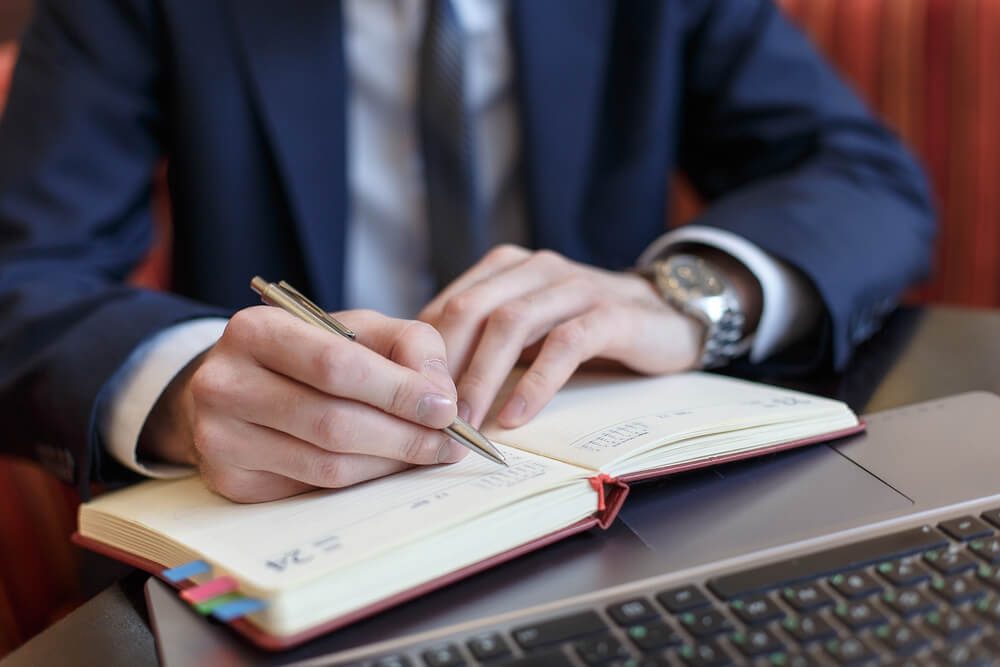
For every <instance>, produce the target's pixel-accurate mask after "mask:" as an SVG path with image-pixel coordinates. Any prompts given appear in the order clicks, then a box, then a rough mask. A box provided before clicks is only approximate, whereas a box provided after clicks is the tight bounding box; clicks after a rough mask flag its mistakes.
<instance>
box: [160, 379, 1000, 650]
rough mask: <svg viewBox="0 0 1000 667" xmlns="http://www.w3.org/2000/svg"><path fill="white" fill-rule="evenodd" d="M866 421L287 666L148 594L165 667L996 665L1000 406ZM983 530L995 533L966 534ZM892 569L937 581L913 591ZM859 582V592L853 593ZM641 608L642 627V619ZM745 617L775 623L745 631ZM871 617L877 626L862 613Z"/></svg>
mask: <svg viewBox="0 0 1000 667" xmlns="http://www.w3.org/2000/svg"><path fill="white" fill-rule="evenodd" d="M866 420H867V422H868V431H867V433H866V434H863V435H860V436H856V437H853V438H850V439H847V440H845V441H840V442H837V443H832V444H830V445H820V446H816V447H811V448H807V449H804V450H799V451H792V452H787V453H784V454H780V455H775V456H772V457H767V458H764V459H759V460H753V461H749V462H744V463H738V464H733V465H728V466H723V467H719V468H715V469H711V470H706V471H699V472H695V473H689V474H684V475H679V476H676V477H673V478H669V479H666V480H660V481H656V482H652V483H649V484H645V485H638V486H636V487H635V488H634V489H633V491H632V495H631V496H630V498H629V503H628V504H627V505H626V507H625V509H624V510H623V512H622V514H621V515H620V519H619V521H618V522H617V523H616V524H615V525H614V526H613V527H612V528H611V529H609V530H608V531H604V532H600V531H592V532H590V533H587V534H585V535H581V536H578V537H576V538H573V539H570V540H567V541H565V542H562V543H559V544H556V545H553V546H551V547H548V548H546V549H543V550H541V551H539V552H536V553H533V554H529V555H528V556H525V557H523V558H520V559H517V560H516V561H514V562H511V563H508V564H506V565H504V566H501V567H499V568H496V569H494V570H491V571H489V572H485V573H482V574H479V575H476V576H474V577H472V578H470V579H467V580H464V581H462V582H459V583H458V584H455V585H453V586H450V587H448V588H446V589H444V590H441V591H437V592H435V593H432V594H430V595H427V596H425V597H423V598H421V599H419V600H415V601H412V602H410V603H407V604H405V605H402V606H400V607H399V608H396V609H393V610H391V611H389V612H386V613H383V614H380V615H378V616H376V617H374V618H371V619H368V620H366V621H362V622H360V623H357V624H355V625H353V626H351V627H350V628H346V629H344V630H342V631H339V632H336V633H332V634H330V635H328V636H326V637H323V638H320V639H318V640H315V641H313V642H310V643H309V644H306V645H304V646H302V647H299V648H297V649H294V650H292V651H289V652H285V653H279V654H268V653H265V652H261V651H259V650H257V649H254V648H253V647H251V646H249V645H248V644H246V643H244V642H243V641H242V640H240V639H239V638H238V637H237V636H236V635H234V634H232V633H231V632H230V631H229V630H227V629H226V628H225V627H223V626H220V625H216V624H213V623H210V622H207V621H205V620H204V619H202V618H201V617H199V616H198V615H197V614H196V613H194V612H193V611H192V610H191V609H189V608H188V607H187V606H186V605H184V604H183V603H182V602H181V601H180V600H178V598H177V596H176V593H175V592H174V591H172V590H170V589H168V588H167V587H165V586H163V585H162V584H160V583H159V582H156V581H155V580H150V582H149V583H148V584H147V599H148V601H149V611H150V616H151V619H152V623H153V626H154V632H155V634H156V636H157V646H158V652H159V657H160V659H161V662H162V663H163V664H165V665H168V666H173V665H188V664H205V663H206V662H211V663H212V664H240V665H272V664H274V665H278V664H280V665H288V664H332V665H340V664H344V665H355V664H358V665H372V666H373V667H375V666H378V665H385V666H392V665H406V664H410V665H435V666H440V665H454V664H466V665H473V664H490V665H493V664H512V665H524V666H530V665H534V664H538V665H560V664H566V665H577V666H579V665H587V664H621V665H630V666H631V665H645V664H649V665H651V666H655V665H660V664H663V665H697V664H802V665H806V664H851V663H852V662H853V663H856V664H867V663H871V664H878V662H879V661H883V662H885V661H888V660H890V658H898V657H902V658H903V659H905V654H906V653H911V654H913V655H914V656H915V657H914V658H912V659H914V660H925V661H931V662H926V663H923V664H947V663H946V662H944V661H945V659H946V658H947V653H946V652H947V651H949V650H954V651H958V650H960V649H961V650H964V647H966V645H967V646H968V651H969V652H970V655H973V654H974V655H973V657H975V656H979V658H977V659H979V660H980V662H978V663H977V662H968V663H966V664H991V662H990V659H989V658H986V657H984V656H987V655H992V652H993V651H994V642H995V640H997V635H998V630H1000V620H995V619H994V618H993V617H991V616H990V613H991V611H992V609H993V608H992V607H991V606H990V605H991V604H993V602H994V601H995V600H996V599H997V598H998V597H1000V586H995V584H996V582H995V581H993V580H991V579H989V578H988V577H986V576H985V575H984V573H985V572H986V568H989V567H990V566H991V561H990V558H991V556H990V553H989V552H988V549H989V546H990V544H991V540H992V539H994V536H996V535H997V534H998V533H1000V524H994V523H990V521H989V517H991V516H992V515H991V514H990V512H992V511H993V510H1000V474H998V471H1000V442H998V438H997V435H996V434H997V433H1000V397H997V396H995V395H993V394H988V393H982V392H981V393H969V394H962V395H958V396H955V397H950V398H945V399H941V400H936V401H931V402H927V403H921V404H917V405H913V406H907V407H903V408H898V409H894V410H888V411H885V412H880V413H875V414H872V415H868V416H866ZM968 519H973V520H974V522H973V523H972V526H973V528H975V529H976V530H979V532H980V533H981V534H979V535H974V536H972V537H968V536H966V535H964V534H963V533H961V531H960V530H959V529H958V528H956V527H955V526H961V525H965V523H969V521H968ZM998 520H1000V518H998ZM963 522H964V523H963ZM981 526H985V527H986V529H987V531H986V532H984V531H983V529H982V528H981ZM949 528H950V529H953V530H954V531H957V532H956V535H958V537H956V536H955V535H953V534H951V533H949V532H947V529H949ZM998 539H1000V538H998ZM973 544H976V545H978V546H979V547H980V550H981V551H983V553H979V552H977V551H972V550H971V549H972V545H973ZM852 545H853V546H852ZM859 545H860V546H859ZM983 545H985V546H983ZM852 549H853V551H852ZM838 550H839V551H838ZM830 554H833V555H832V556H831V555H830ZM932 556H934V557H935V558H936V559H938V560H931V557H932ZM958 556H962V557H963V558H964V560H962V559H959V560H962V565H963V567H964V568H965V569H961V570H960V571H956V572H949V571H948V570H947V568H945V566H944V564H943V563H944V562H945V561H947V562H950V561H951V560H954V559H956V558H958ZM940 559H944V561H942V560H940ZM997 560H998V561H1000V556H998V558H997ZM969 562H971V563H972V567H971V568H970V567H968V563H969ZM886 564H888V565H886ZM911 565H912V566H913V567H910V566H911ZM879 566H886V567H888V566H892V567H897V568H899V567H902V568H903V569H905V570H916V571H918V573H922V575H923V578H921V579H920V580H919V581H917V582H916V583H911V584H909V585H907V586H897V585H896V584H895V583H894V582H893V581H892V580H890V579H887V578H886V577H887V576H889V575H890V574H892V573H891V572H889V573H880V572H879V571H878V567H879ZM942 568H944V569H942ZM762 573H763V574H762ZM783 573H787V575H788V576H785V574H783ZM852 575H853V576H854V577H855V578H860V579H859V580H860V581H861V585H860V588H858V589H857V590H852V589H851V587H850V584H852V583H857V582H856V581H855V579H850V576H852ZM997 581H1000V579H998V580H997ZM837 582H840V583H839V584H838V583H837ZM841 584H842V586H841ZM936 585H940V586H944V587H947V588H942V589H936V588H934V586H936ZM810 586H813V587H814V588H815V591H814V593H816V594H820V595H823V596H826V597H828V598H829V600H828V601H827V603H826V604H824V605H822V606H820V607H817V608H815V609H811V608H806V609H804V610H800V609H798V607H796V606H794V605H793V604H791V602H797V600H796V599H789V600H785V599H784V598H783V597H782V596H783V595H784V594H786V593H787V592H788V591H787V590H786V589H788V590H792V591H793V592H801V591H800V589H801V590H804V589H805V588H808V587H810ZM956 586H958V587H960V588H961V587H963V586H964V587H965V588H968V589H972V593H973V595H971V596H970V595H969V594H968V591H966V590H965V588H962V590H960V591H958V593H956V592H955V591H954V590H953V588H954V587H956ZM842 589H843V590H842ZM864 589H870V590H864ZM685 591H686V592H687V595H688V597H689V598H690V597H692V596H693V597H696V598H698V597H701V598H704V600H703V601H702V600H698V605H697V606H695V607H686V606H685V601H680V602H676V603H671V602H670V599H671V598H670V597H669V596H670V595H682V596H683V595H684V592H685ZM907 591H916V592H918V593H919V594H920V595H919V598H920V600H919V601H920V602H921V604H922V605H923V606H924V607H925V608H924V609H921V610H918V611H919V614H916V613H914V614H911V613H909V612H908V611H907V610H905V609H904V612H907V613H903V612H900V611H899V610H898V609H897V608H896V607H895V606H893V604H892V601H890V600H887V599H883V598H884V597H886V596H898V595H899V594H900V593H901V592H907ZM963 591H964V593H963ZM855 594H856V595H855ZM911 597H913V595H909V594H908V595H907V596H906V599H910V598H911ZM762 600H763V602H761V601H762ZM928 600H929V601H930V603H931V605H932V606H931V607H927V604H928V603H927V601H928ZM629 603H633V604H631V606H628V609H631V610H632V612H635V613H636V614H638V615H637V616H635V617H630V616H629V615H628V613H630V612H628V611H627V610H626V609H625V606H627V605H629ZM687 603H690V600H687ZM953 603H954V604H953ZM742 605H749V606H752V607H753V608H754V609H760V608H764V609H765V612H766V614H769V615H770V616H772V617H770V618H767V619H764V620H763V621H761V620H760V619H756V620H755V619H753V618H751V619H750V620H747V619H746V618H744V613H745V611H746V610H745V608H744V607H742ZM762 605H763V607H762ZM768 605H770V607H771V608H770V609H768V608H767V607H768ZM984 606H985V608H984V609H980V607H984ZM998 608H1000V607H998ZM953 611H954V612H955V613H957V614H958V616H957V617H956V618H958V620H960V621H961V620H964V621H967V622H966V623H964V625H962V624H959V625H961V626H962V627H959V628H958V629H957V630H956V631H955V633H954V635H953V634H952V633H951V631H950V630H949V628H950V627H951V626H947V627H938V626H939V625H941V624H947V623H952V625H955V623H953V621H955V619H954V618H953V617H952V616H949V615H948V614H951V613H952V612H953ZM861 612H864V613H865V614H868V616H867V617H860V618H855V617H854V616H851V614H854V613H861ZM929 614H936V615H937V616H936V617H931V616H928V615H929ZM933 618H936V619H937V622H938V625H934V624H933V623H931V621H930V620H928V619H933ZM713 619H714V620H713ZM790 620H794V621H795V622H797V623H802V622H803V621H811V622H813V624H814V625H815V624H816V622H818V621H821V622H823V623H825V624H826V625H828V626H829V627H830V628H832V629H833V631H834V632H833V634H832V635H829V634H827V635H826V636H823V637H815V638H812V639H810V640H809V641H804V642H803V641H799V640H798V638H797V635H796V634H795V628H787V627H785V624H786V623H787V622H790ZM712 623H718V624H719V625H718V627H715V626H711V624H712ZM700 624H708V625H709V626H711V627H708V626H706V627H702V625H700ZM640 626H641V627H643V628H645V632H646V634H645V635H643V637H635V636H633V635H632V634H630V633H633V634H635V633H639V634H641V632H642V631H640V630H638V629H637V628H640ZM970 628H971V630H970ZM902 629H912V630H913V631H914V633H915V635H916V637H915V638H911V639H912V641H911V642H910V644H911V646H910V648H909V649H907V650H905V651H904V650H899V651H897V650H896V649H897V648H899V647H898V646H897V645H896V642H903V643H904V644H905V642H906V639H907V638H906V636H905V635H906V633H905V632H903V631H902ZM959 631H961V633H962V635H961V636H958V633H959ZM670 633H672V636H669V637H667V636H665V635H667V634H670ZM886 633H892V634H890V635H887V636H883V635H886ZM897 634H902V635H904V636H902V638H901V637H899V636H897ZM654 635H655V636H658V637H659V640H663V641H664V642H665V643H663V645H661V646H653V645H652V644H650V646H651V648H649V650H648V651H647V650H646V648H645V644H644V642H645V643H646V644H648V643H649V642H648V641H647V639H648V638H649V637H650V636H654ZM659 640H658V641H659ZM484 642H485V644H484ZM741 642H742V643H741ZM747 642H757V643H756V644H754V645H748V644H747ZM653 643H654V644H655V642H653ZM484 645H485V648H484ZM498 646H499V648H498ZM706 647H707V648H706ZM903 648H906V647H905V646H904V647H903ZM501 649H502V650H501ZM911 649H912V650H911ZM490 650H495V651H501V652H500V653H497V654H495V655H493V654H490ZM484 651H485V653H484ZM713 651H714V652H716V653H717V655H716V654H715V653H713ZM844 651H846V653H845V652H844ZM995 654H996V655H997V656H1000V642H997V643H996V651H995ZM852 657H856V658H857V660H853V661H852ZM955 657H961V656H955ZM643 661H646V662H643ZM768 661H772V662H768ZM783 661H784V662H783ZM935 661H937V662H935ZM915 664H920V663H915Z"/></svg>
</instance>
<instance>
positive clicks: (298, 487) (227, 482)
mask: <svg viewBox="0 0 1000 667" xmlns="http://www.w3.org/2000/svg"><path fill="white" fill-rule="evenodd" d="M200 472H201V478H202V480H203V481H204V482H205V486H207V487H208V488H209V489H210V490H211V491H214V492H215V493H217V494H219V495H220V496H222V497H224V498H228V499H229V500H232V501H233V502H237V503H263V502H267V501H269V500H277V499H279V498H288V497H289V496H295V495H298V494H300V493H305V492H306V491H312V490H313V488H314V487H312V486H310V485H308V484H305V483H303V482H300V481H298V480H294V479H290V478H288V477H284V476H282V475H278V474H275V473H270V472H260V471H256V470H244V469H242V468H238V467H235V466H230V465H227V464H224V463H214V462H205V461H203V462H202V464H201V466H200Z"/></svg>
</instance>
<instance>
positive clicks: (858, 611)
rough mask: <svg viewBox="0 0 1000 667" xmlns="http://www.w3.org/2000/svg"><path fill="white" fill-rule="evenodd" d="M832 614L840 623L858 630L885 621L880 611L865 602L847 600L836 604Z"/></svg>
mask: <svg viewBox="0 0 1000 667" xmlns="http://www.w3.org/2000/svg"><path fill="white" fill-rule="evenodd" d="M834 614H835V615H836V617H837V618H838V619H839V620H840V622H841V623H843V624H844V625H846V626H847V627H848V628H850V629H851V630H860V629H861V628H867V627H869V626H872V625H881V624H883V623H885V622H886V621H887V619H886V617H885V616H883V615H882V613H881V612H879V611H878V610H877V609H875V607H873V606H871V605H870V604H868V603H867V602H849V603H847V604H841V605H837V609H836V611H835V612H834Z"/></svg>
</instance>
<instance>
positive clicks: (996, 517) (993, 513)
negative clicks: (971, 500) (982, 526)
mask: <svg viewBox="0 0 1000 667" xmlns="http://www.w3.org/2000/svg"><path fill="white" fill-rule="evenodd" d="M980 516H982V517H983V518H984V519H986V520H987V521H989V522H990V523H992V524H993V525H994V526H996V527H997V528H1000V507H998V508H997V509H995V510H989V511H988V512H983V513H982V514H981V515H980Z"/></svg>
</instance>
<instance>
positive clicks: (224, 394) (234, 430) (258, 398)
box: [139, 306, 466, 502]
mask: <svg viewBox="0 0 1000 667" xmlns="http://www.w3.org/2000/svg"><path fill="white" fill-rule="evenodd" d="M336 317H337V318H338V319H340V320H341V321H343V322H344V324H346V325H347V326H348V327H350V328H352V329H354V330H355V331H357V332H358V339H357V342H352V341H349V340H347V339H345V338H341V337H339V336H334V335H333V334H331V333H329V332H326V331H323V330H322V329H319V328H318V327H315V326H313V325H311V324H307V323H305V322H302V321H301V320H298V319H297V318H295V317H293V316H292V315H290V314H288V313H286V312H284V311H282V310H280V309H278V308H272V307H268V306H257V307H254V308H247V309H246V310H242V311H240V312H238V313H236V314H235V315H234V316H233V317H232V319H231V320H230V321H229V324H228V326H227V327H226V330H225V333H224V334H223V336H222V338H221V339H220V340H219V342H218V343H216V344H215V345H214V346H213V347H211V348H210V349H209V350H208V351H207V352H205V353H204V354H202V355H201V356H200V357H198V358H197V359H196V360H195V361H193V362H191V364H189V365H188V367H187V368H185V370H184V371H183V372H182V373H180V374H179V375H178V376H177V377H176V378H174V380H173V381H172V383H171V384H170V386H169V387H168V388H167V390H166V391H165V392H164V393H163V395H162V396H161V397H160V399H159V400H158V402H157V404H156V406H155V407H154V409H153V411H152V413H151V414H150V416H149V418H148V419H147V420H146V424H145V425H144V427H143V432H142V435H141V436H140V450H139V453H140V456H144V457H146V458H155V459H159V460H165V461H170V462H181V463H191V464H197V465H198V467H199V468H200V470H201V474H202V477H203V478H204V480H205V482H206V483H207V484H208V486H209V487H210V488H212V489H214V490H215V491H216V492H218V493H219V494H221V495H223V496H226V497H227V498H230V499H232V500H235V501H238V502H260V501H265V500H273V499H276V498H283V497H286V496H291V495H294V494H297V493H301V492H303V491H308V490H310V489H313V488H334V487H342V486H348V485H350V484H356V483H358V482H361V481H364V480H367V479H372V478H375V477H381V476H383V475H388V474H390V473H394V472H397V471H399V470H402V469H404V468H407V467H409V466H411V465H413V464H434V463H452V462H455V461H458V460H459V459H461V458H462V457H463V456H464V455H465V453H466V450H465V449H464V448H462V447H461V446H460V445H458V444H457V443H455V442H453V441H452V440H451V439H450V438H448V436H446V435H444V434H443V433H442V432H441V431H440V430H438V429H441V428H444V427H445V426H448V425H449V424H451V423H452V421H453V420H454V418H455V416H456V407H455V405H456V391H455V384H454V382H453V381H452V379H451V375H450V374H449V372H448V365H447V360H446V356H445V346H444V342H443V340H442V339H441V336H440V335H439V334H438V333H437V331H436V330H435V329H434V328H433V327H431V326H430V325H428V324H425V323H422V322H417V321H412V320H398V319H393V318H389V317H385V316H383V315H379V314H377V313H374V312H372V311H358V310H355V311H346V312H341V313H337V314H336ZM359 343H360V344H359Z"/></svg>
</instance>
